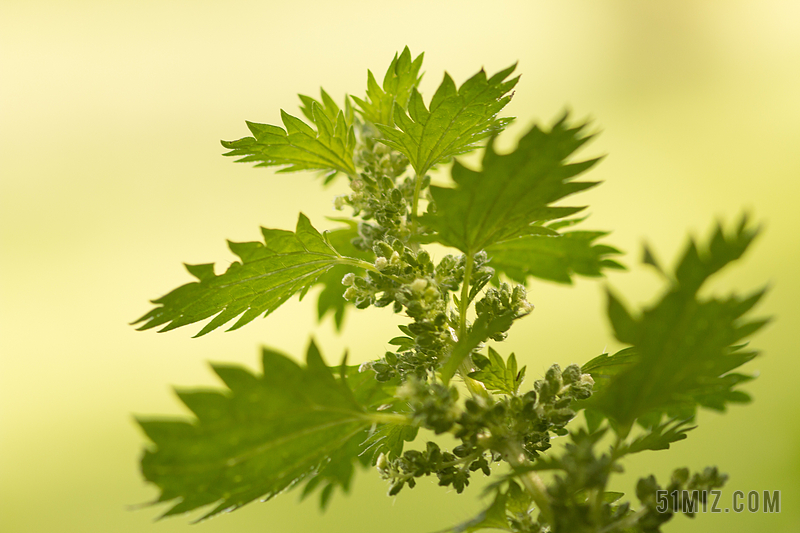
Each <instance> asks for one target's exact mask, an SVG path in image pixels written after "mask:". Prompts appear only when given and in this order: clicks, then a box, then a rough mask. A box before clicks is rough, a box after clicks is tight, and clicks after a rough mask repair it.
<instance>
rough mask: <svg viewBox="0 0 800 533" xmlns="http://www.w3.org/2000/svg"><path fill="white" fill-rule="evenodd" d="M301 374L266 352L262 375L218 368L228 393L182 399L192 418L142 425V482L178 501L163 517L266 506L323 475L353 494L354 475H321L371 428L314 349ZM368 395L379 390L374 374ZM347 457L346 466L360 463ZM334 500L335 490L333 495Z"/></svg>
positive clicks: (349, 391) (193, 393)
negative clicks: (261, 502)
mask: <svg viewBox="0 0 800 533" xmlns="http://www.w3.org/2000/svg"><path fill="white" fill-rule="evenodd" d="M306 360H307V363H306V366H305V367H301V366H298V365H297V364H296V363H294V362H293V361H292V360H291V359H290V358H288V357H287V356H285V355H283V354H280V353H278V352H274V351H272V350H268V349H264V351H263V366H264V374H263V375H260V376H256V375H254V374H252V373H250V372H249V371H248V370H246V369H244V368H241V367H238V366H227V365H213V369H214V372H216V374H217V375H218V376H219V377H220V379H222V381H223V382H224V383H225V385H227V387H228V389H227V390H190V391H179V392H178V396H179V398H180V399H181V401H182V402H183V403H184V404H186V406H187V407H188V408H189V409H190V410H191V411H192V412H193V413H194V415H195V416H196V419H193V420H192V419H190V420H169V419H166V420H165V419H144V418H140V419H139V420H138V422H139V424H140V425H141V427H142V429H143V430H144V432H145V434H146V435H147V436H148V437H149V438H150V440H151V441H152V442H153V446H151V447H150V448H149V449H147V450H146V451H145V453H144V456H143V457H142V473H143V474H144V477H145V479H147V481H150V482H151V483H154V484H155V485H157V486H158V488H159V489H160V490H161V495H160V497H159V498H158V500H157V501H158V502H167V501H173V500H177V501H176V502H174V505H173V507H172V508H170V509H169V510H168V511H167V512H166V513H165V514H164V515H163V516H171V515H175V514H179V513H184V512H187V511H191V510H193V509H197V508H199V507H204V506H207V505H215V506H214V507H213V509H211V510H210V511H209V512H207V513H206V514H205V515H204V516H203V517H202V518H201V520H202V519H205V518H209V517H210V516H213V515H215V514H217V513H220V512H222V511H225V510H231V509H237V508H239V507H241V506H243V505H245V504H247V503H249V502H251V501H253V500H255V499H258V498H261V499H269V498H272V497H273V496H275V495H276V494H278V493H280V492H281V491H283V490H285V489H287V488H289V487H291V486H293V485H294V484H296V483H297V482H299V481H301V480H303V479H305V478H309V477H310V476H314V475H317V474H318V473H320V472H323V473H324V477H325V481H327V482H328V483H329V484H330V483H332V484H334V485H340V486H342V487H344V488H346V487H347V486H349V480H350V477H351V475H352V472H351V470H352V466H350V471H347V469H345V470H344V471H342V470H341V466H342V465H341V464H338V465H337V468H339V470H338V471H336V472H334V471H331V469H325V465H326V464H328V458H330V457H334V458H335V457H337V454H338V453H339V451H340V450H341V449H346V448H347V447H348V445H349V443H352V442H354V440H353V439H356V440H358V439H362V440H363V439H364V438H365V437H366V435H367V433H366V430H367V428H368V427H369V426H370V425H371V424H372V422H371V421H370V418H369V413H368V412H366V411H365V410H364V408H363V407H362V406H361V405H359V404H358V403H357V402H356V401H355V399H356V398H357V397H358V396H362V397H363V396H364V395H367V396H369V395H371V394H373V392H369V391H366V390H360V391H359V392H358V393H357V392H355V390H353V389H351V388H350V387H349V386H348V385H346V384H345V383H344V382H343V381H341V380H337V379H336V378H335V377H334V376H333V374H332V373H331V371H330V369H329V368H328V367H327V366H325V363H324V362H323V360H322V357H321V356H320V354H319V351H318V350H317V348H316V346H315V345H314V344H313V343H312V344H311V345H310V346H309V349H308V353H307V358H306ZM369 374H370V376H369V377H371V378H372V379H371V381H366V380H364V381H363V382H362V386H363V385H364V384H367V383H369V384H370V385H369V386H370V387H371V388H373V389H374V388H377V387H379V386H380V385H379V384H378V382H377V381H376V380H375V379H374V377H372V375H371V374H372V373H371V372H370V373H369ZM355 459H356V458H355V457H350V462H351V463H352V461H353V460H355ZM329 492H330V490H329Z"/></svg>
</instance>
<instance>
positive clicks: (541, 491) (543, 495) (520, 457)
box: [501, 440, 553, 524]
mask: <svg viewBox="0 0 800 533" xmlns="http://www.w3.org/2000/svg"><path fill="white" fill-rule="evenodd" d="M501 451H503V452H505V456H506V460H507V461H508V463H509V464H510V465H511V466H512V467H514V468H523V469H524V468H526V467H528V466H530V461H528V459H527V458H526V457H525V452H524V451H523V450H522V446H521V445H520V444H519V442H517V441H515V440H512V441H509V442H507V444H506V446H505V450H501ZM519 479H520V481H521V482H522V485H523V486H524V487H525V490H527V491H528V494H530V495H531V498H532V499H533V501H534V503H536V506H537V507H538V508H539V512H540V513H541V514H542V518H544V520H545V521H546V522H547V523H549V524H552V523H553V510H552V508H551V507H550V496H549V495H548V494H547V487H546V486H545V484H544V482H543V481H542V478H540V477H539V476H538V475H537V474H536V472H533V471H528V472H523V473H521V474H520V476H519Z"/></svg>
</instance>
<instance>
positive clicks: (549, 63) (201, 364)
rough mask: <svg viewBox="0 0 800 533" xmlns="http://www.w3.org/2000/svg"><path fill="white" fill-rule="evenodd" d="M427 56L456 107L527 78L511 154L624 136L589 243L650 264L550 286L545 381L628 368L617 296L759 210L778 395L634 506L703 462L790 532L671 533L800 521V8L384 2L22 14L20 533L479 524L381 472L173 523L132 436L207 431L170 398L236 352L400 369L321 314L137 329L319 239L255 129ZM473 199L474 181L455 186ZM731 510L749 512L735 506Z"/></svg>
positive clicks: (543, 287) (528, 334)
mask: <svg viewBox="0 0 800 533" xmlns="http://www.w3.org/2000/svg"><path fill="white" fill-rule="evenodd" d="M404 45H408V46H409V47H410V48H411V50H412V52H413V53H414V54H417V53H419V52H422V51H424V52H425V54H426V57H425V64H424V67H423V70H424V71H425V72H426V73H427V74H426V75H425V78H424V80H423V83H422V89H423V94H427V95H428V97H430V95H431V94H432V93H433V90H434V89H435V87H436V86H437V85H438V82H439V81H440V80H441V76H442V72H443V70H445V69H447V70H448V71H449V72H450V73H451V74H452V76H453V77H454V79H455V80H456V82H457V83H460V82H462V81H464V80H465V79H466V78H467V77H468V76H469V75H471V74H473V73H474V72H475V71H476V70H477V69H478V68H480V67H481V66H485V67H486V69H487V70H488V71H490V72H495V71H497V70H499V69H501V68H503V67H505V66H507V65H509V64H511V63H513V62H515V61H519V68H518V71H519V72H521V73H522V79H521V81H520V83H519V85H518V86H517V90H516V95H515V97H514V100H513V101H512V103H511V104H510V105H509V106H508V108H507V114H509V115H513V116H517V117H519V119H518V121H517V122H516V124H515V125H514V126H513V127H511V128H510V129H509V132H508V133H507V134H505V135H504V137H503V141H502V143H504V146H508V147H510V146H513V140H514V139H515V138H516V136H517V135H518V134H519V133H520V132H521V131H522V130H523V128H527V127H529V126H530V125H531V124H532V123H533V122H534V121H541V122H545V123H548V122H550V121H551V120H552V119H553V118H554V117H555V116H556V115H557V114H558V113H559V112H560V111H561V110H562V109H564V108H565V107H568V108H570V109H572V111H573V113H574V115H575V116H576V117H590V118H593V119H594V124H595V128H596V129H597V130H599V131H602V134H601V135H600V136H599V137H598V139H597V140H596V141H594V142H593V143H592V144H591V145H590V146H589V147H588V148H587V149H586V150H585V152H584V153H585V154H586V155H598V154H608V157H607V158H606V160H605V161H604V162H603V163H602V164H601V165H600V166H599V167H598V168H597V169H596V170H594V171H593V172H592V177H594V178H595V179H600V180H604V181H605V183H604V184H603V185H602V186H601V187H599V188H597V189H594V190H592V191H590V192H588V193H584V194H583V198H582V200H583V201H584V202H585V203H588V204H590V205H591V208H590V212H591V214H592V216H591V217H590V219H589V220H588V221H587V222H586V224H585V226H586V227H587V228H589V229H605V230H613V233H612V234H611V235H610V236H609V238H608V239H607V242H609V243H611V244H614V245H616V246H618V247H620V248H621V249H623V250H625V251H627V255H626V256H625V258H624V261H625V263H626V264H627V265H629V266H630V272H629V273H624V274H616V273H615V274H613V275H612V276H610V277H609V278H608V279H607V280H606V281H591V280H588V281H587V280H582V281H579V282H578V283H577V284H576V285H575V286H574V287H572V288H567V287H562V286H556V285H552V284H548V283H534V284H533V285H532V286H531V288H530V295H531V297H530V299H531V301H532V302H533V303H534V304H535V305H536V311H535V312H534V314H533V315H532V316H531V317H529V318H527V319H526V320H525V321H524V322H522V323H520V325H518V326H517V327H516V328H515V329H514V330H513V331H512V335H511V337H510V339H509V340H508V341H507V342H506V344H505V345H504V346H503V351H504V352H506V351H509V350H514V351H515V352H516V353H517V355H518V356H519V358H520V359H522V361H523V362H524V363H525V364H527V365H528V367H529V368H528V370H529V372H528V375H529V379H530V380H532V379H535V378H537V377H539V376H541V375H542V373H543V372H544V370H545V369H546V368H547V367H548V366H549V365H550V364H551V363H552V362H559V363H561V364H569V363H571V362H579V363H582V362H585V361H586V360H588V359H589V358H591V357H593V356H595V355H597V354H599V353H601V352H602V351H603V350H604V349H608V350H613V349H616V348H618V347H619V346H618V345H617V344H616V343H615V341H614V340H613V338H612V337H611V335H610V333H609V327H608V325H607V322H606V320H605V318H604V314H603V312H602V308H603V297H602V288H603V285H604V284H605V283H608V284H610V285H611V286H613V287H614V288H615V289H616V290H617V291H618V292H620V293H621V294H622V295H624V297H625V298H626V300H627V301H628V302H629V303H631V305H638V304H642V303H645V302H647V301H649V300H651V299H652V298H653V297H655V295H656V294H657V293H658V291H659V290H660V288H661V282H660V281H659V280H658V279H657V277H656V276H655V275H654V274H653V273H652V272H650V271H648V270H647V269H644V268H642V267H641V266H640V262H639V258H640V254H641V244H642V242H644V241H645V240H647V242H650V243H651V244H652V245H653V247H654V249H655V250H656V251H657V253H658V255H659V256H660V258H661V259H662V261H664V262H666V263H670V264H671V263H672V261H673V258H674V257H675V254H676V253H677V252H678V251H679V250H680V248H681V246H682V244H683V243H684V242H685V238H686V235H687V234H689V233H691V234H696V235H705V234H707V233H708V231H709V229H710V227H711V225H712V224H713V223H714V221H715V220H724V221H727V222H728V223H731V222H733V221H734V220H735V219H736V218H737V217H738V216H739V214H740V213H741V212H742V211H743V210H746V211H748V212H750V213H751V214H752V215H753V217H754V218H755V219H757V220H759V221H760V222H762V223H763V225H764V227H765V232H764V234H763V236H762V237H761V238H760V239H759V240H758V241H757V243H756V245H755V247H754V249H753V250H752V251H751V253H749V255H747V256H746V257H745V259H744V260H743V261H741V262H739V263H738V264H737V265H736V266H735V268H732V269H731V270H730V271H729V272H726V273H724V274H722V275H721V276H719V278H718V279H716V280H715V283H714V284H713V285H714V290H716V291H718V292H728V291H730V290H732V289H734V290H737V291H740V292H746V291H749V290H752V289H755V288H757V287H759V286H761V285H763V284H764V283H769V284H770V285H771V286H772V290H771V291H770V293H769V295H768V297H767V298H766V300H765V302H764V303H762V304H761V305H760V307H759V308H758V309H757V313H758V314H761V315H774V316H776V317H777V320H775V321H774V322H773V323H772V324H771V325H770V326H769V327H768V328H766V329H765V330H763V332H762V333H759V334H758V335H757V336H756V337H755V338H754V339H753V344H754V345H755V346H756V347H758V348H760V349H762V350H763V351H764V355H763V357H761V358H759V359H757V360H756V361H754V362H752V363H750V364H749V365H748V368H747V370H749V371H751V372H758V373H760V377H759V379H758V380H756V381H755V382H753V383H751V384H748V385H747V386H746V390H747V391H748V392H750V393H752V395H753V396H754V398H755V401H754V403H752V404H750V405H747V406H736V407H734V408H732V409H730V411H729V413H728V414H725V415H724V416H721V415H718V414H715V413H705V412H704V413H703V414H702V415H701V416H700V418H699V422H700V427H699V428H698V429H697V430H695V431H694V432H693V433H692V434H691V435H690V438H689V439H688V440H686V441H684V442H681V443H678V444H677V445H675V446H674V447H673V450H671V451H669V452H653V453H650V454H646V455H645V454H641V455H640V456H638V457H636V458H634V459H632V460H630V461H628V462H627V463H626V468H627V471H628V473H626V474H625V475H624V476H621V477H620V478H619V479H618V480H617V482H616V484H617V485H618V488H619V489H620V490H627V491H632V488H633V484H634V483H635V479H636V477H637V474H640V473H641V474H646V473H649V472H651V471H652V472H655V473H657V474H660V475H661V476H666V475H668V473H669V472H670V471H671V470H672V468H674V467H677V466H684V465H686V466H691V467H693V468H702V467H704V466H705V465H707V464H717V465H719V466H720V467H721V468H722V469H723V470H724V471H726V472H728V473H729V474H730V481H729V484H728V487H727V489H726V491H725V493H724V496H723V500H724V503H726V504H727V503H729V502H730V496H731V492H732V491H733V490H742V491H744V492H748V491H750V490H757V491H763V490H765V489H766V490H780V491H781V495H782V509H781V513H780V514H773V515H768V514H763V513H753V514H751V513H748V512H745V513H742V514H734V513H729V514H717V515H711V514H707V515H702V516H700V517H699V518H697V519H695V520H693V521H692V520H688V519H686V518H683V517H679V518H677V519H676V520H674V521H673V522H672V523H670V524H669V525H668V526H667V527H666V531H672V532H678V531H726V532H728V533H734V532H740V531H741V532H744V531H753V530H763V531H770V532H772V533H779V532H795V531H798V530H799V529H798V528H800V499H799V498H798V495H799V494H800V483H799V482H798V480H799V479H800V429H799V427H798V426H799V424H798V422H799V421H800V416H798V415H799V414H800V408H798V405H799V404H800V385H798V384H799V383H800V382H799V381H798V372H800V362H798V356H797V341H796V339H797V335H798V332H800V323H798V312H797V310H798V303H797V302H798V299H800V286H799V285H798V284H799V283H800V282H799V281H798V280H800V276H798V267H797V264H798V260H800V251H799V248H798V243H799V242H800V241H799V240H798V236H797V235H798V228H800V214H798V208H797V203H798V200H800V194H798V193H800V185H798V177H800V149H798V145H800V130H799V128H800V98H798V95H800V3H798V2H796V1H794V0H784V1H773V0H762V1H759V2H752V1H749V2H748V1H737V0H727V1H725V2H721V1H720V2H696V1H668V2H667V1H652V0H650V1H644V0H636V1H610V0H609V1H605V0H604V1H598V0H585V1H577V0H561V1H559V2H542V1H532V0H525V1H512V0H493V1H491V2H487V1H472V0H461V1H459V2H437V1H432V0H427V1H415V0H407V1H405V2H392V3H389V2H384V3H382V2H366V1H357V0H340V1H338V2H319V1H311V0H293V1H291V2H278V1H261V2H257V1H230V2H209V1H203V0H194V1H174V2H164V1H159V2H155V1H150V0H137V1H135V2H134V1H114V2H107V1H106V2H101V1H92V0H69V1H40V0H26V1H24V2H22V1H18V2H17V1H11V0H3V1H2V2H0V78H1V79H2V81H1V82H0V204H1V205H0V246H1V248H0V313H2V316H0V530H2V531H4V532H9V533H17V532H48V533H50V532H73V531H75V532H83V533H91V532H95V531H97V532H100V531H102V532H110V531H114V532H119V533H121V532H150V531H160V532H173V531H174V532H179V531H181V532H182V531H195V532H216V531H226V532H229V531H237V532H242V533H244V532H262V531H275V532H284V531H285V532H290V531H291V532H304V531H326V532H335V531H347V532H359V531H385V532H387V533H388V532H400V531H403V532H405V531H420V532H432V531H437V530H441V529H443V528H445V527H447V526H449V525H452V524H454V523H457V522H459V521H462V520H464V519H466V518H468V517H470V516H471V515H472V514H474V512H475V511H477V508H478V506H479V505H480V502H479V499H480V492H481V491H480V483H479V482H477V481H476V482H475V485H476V486H475V487H472V490H470V491H469V492H468V493H467V495H462V496H457V495H456V494H455V493H454V492H451V491H446V490H444V489H441V488H439V487H436V486H435V484H434V482H433V481H431V482H430V483H425V482H424V483H421V485H420V486H419V487H418V488H417V489H414V490H413V491H408V490H406V491H403V492H402V493H401V494H400V495H399V496H398V497H396V498H387V497H386V496H385V491H386V488H387V487H386V486H384V484H383V482H381V481H380V480H379V479H378V478H377V475H375V474H374V473H373V472H367V473H364V474H361V475H359V476H358V478H357V479H356V483H355V487H354V490H353V492H352V494H351V495H350V496H349V497H340V496H336V497H335V498H334V500H333V502H332V505H331V508H330V510H329V511H328V512H327V513H326V514H321V513H320V512H319V511H318V510H317V506H316V502H315V501H310V500H309V501H305V502H303V503H298V502H297V498H298V495H297V494H296V493H293V492H292V493H288V494H284V495H281V496H279V497H277V498H276V499H274V500H273V501H271V502H269V503H266V504H252V505H249V506H247V507H246V508H244V509H242V510H240V511H237V512H235V513H233V514H231V515H226V516H221V517H218V518H215V519H214V520H211V521H209V522H206V523H202V524H199V525H194V526H192V525H189V517H179V518H174V519H171V520H167V521H163V522H158V523H153V518H154V517H155V516H157V514H158V512H159V510H158V509H153V508H147V509H144V510H131V509H130V508H129V506H131V505H132V504H137V503H141V502H145V501H148V500H150V499H152V498H153V497H154V496H155V494H156V492H155V490H154V488H152V487H148V486H146V485H145V484H144V483H143V482H142V481H141V478H140V476H139V474H138V471H137V460H138V456H139V454H140V450H141V447H142V446H143V444H144V438H143V436H142V435H141V434H140V432H139V431H138V430H137V428H136V426H135V425H134V423H133V414H134V413H138V414H159V413H161V414H180V413H183V412H184V411H182V409H181V408H180V407H179V406H178V403H177V401H176V399H175V398H174V396H173V394H172V392H171V389H170V385H180V386H192V385H215V384H216V382H215V380H214V378H213V377H212V376H211V373H210V371H209V368H208V366H207V364H206V363H205V362H206V361H208V360H214V361H225V362H240V363H241V364H244V365H247V366H249V367H251V368H256V367H257V361H258V347H259V346H261V345H269V346H272V347H275V348H279V349H281V350H284V351H286V352H287V353H290V354H293V355H295V356H299V355H300V354H302V353H304V349H305V346H306V345H307V343H308V339H309V337H310V336H311V335H313V336H314V337H315V338H316V339H317V340H318V341H319V343H320V344H321V346H322V347H323V350H324V353H325V354H326V355H327V357H328V359H329V361H331V362H333V361H338V359H339V357H340V356H341V354H342V352H343V350H344V349H345V348H346V347H347V348H349V349H350V357H351V360H354V361H362V360H369V359H373V358H375V357H377V356H379V355H380V354H381V353H382V352H383V350H384V348H385V347H386V344H385V342H386V340H387V339H389V338H391V337H392V336H394V335H395V332H396V330H395V320H396V318H397V317H395V316H393V315H392V314H391V312H390V311H389V310H375V309H372V310H369V311H366V312H362V313H360V314H359V315H358V316H354V315H351V316H349V318H348V321H347V326H346V328H345V331H344V332H343V334H342V335H338V334H336V333H335V332H334V330H333V327H332V323H331V321H330V319H328V320H327V321H325V322H323V323H322V324H319V325H318V324H316V321H315V315H314V306H313V305H312V302H313V295H312V296H310V297H309V300H308V301H304V302H302V303H299V304H298V303H297V302H296V300H292V301H290V302H289V303H287V304H285V305H284V306H283V308H281V309H280V310H278V311H277V312H276V313H274V314H273V315H271V316H270V317H269V318H268V319H266V320H258V321H256V322H254V323H253V324H251V325H249V326H248V327H246V328H244V329H242V330H240V331H237V332H232V333H223V332H215V333H213V334H211V335H208V336H206V337H203V338H201V339H191V338H190V336H191V335H192V334H193V333H194V332H195V331H196V330H197V328H184V329H179V330H177V331H173V332H170V333H167V334H156V333H154V332H153V331H148V332H136V331H134V329H133V328H132V327H130V326H128V325H127V324H128V322H130V321H131V320H133V319H135V318H137V317H138V316H139V315H140V314H142V313H144V312H145V311H147V310H148V309H149V306H148V303H147V300H148V299H149V298H154V297H157V296H160V295H161V294H163V293H164V292H166V291H168V290H170V289H172V288H174V287H175V286H177V285H179V284H182V283H184V282H186V281H187V280H188V279H189V277H188V274H186V273H185V272H184V270H183V268H182V267H181V262H189V263H201V262H209V261H217V262H218V263H219V264H221V265H223V266H224V265H226V264H227V263H228V262H229V261H231V260H232V256H231V255H230V253H229V252H227V250H226V248H225V241H224V239H226V238H230V239H233V240H239V241H242V240H254V239H257V238H259V232H258V226H259V225H264V226H267V227H275V228H293V226H294V223H295V220H296V216H297V211H298V210H300V209H302V210H303V211H304V212H305V213H306V214H308V215H309V216H310V217H311V219H312V220H313V221H314V222H315V224H316V225H317V226H318V227H322V228H325V227H331V223H330V222H328V221H326V220H325V219H324V217H325V216H327V215H332V214H334V212H333V210H332V202H331V200H332V197H333V196H334V195H335V194H341V193H343V192H344V187H345V186H344V184H343V183H337V184H334V185H333V186H332V187H330V188H328V189H327V190H323V189H322V188H321V187H320V182H319V181H318V180H317V179H316V178H315V177H314V176H313V175H311V174H288V175H287V174H283V175H275V174H274V173H273V172H272V171H271V170H265V169H252V168H250V167H249V166H246V165H234V164H233V163H232V162H231V160H229V159H225V158H223V157H221V156H220V154H221V153H222V151H223V150H222V148H221V147H220V145H219V139H234V138H239V137H241V136H244V135H246V134H247V131H246V129H245V125H244V120H245V119H248V120H254V121H258V122H266V123H278V121H279V108H284V109H286V110H287V111H289V112H290V113H294V114H296V113H297V112H298V108H297V105H298V100H297V99H296V96H295V94H296V93H298V92H301V93H305V94H310V95H314V96H316V94H318V88H319V86H320V84H322V85H324V87H325V88H326V90H327V91H328V92H329V93H330V94H332V95H334V97H336V98H337V99H340V100H341V98H342V97H343V95H344V94H345V93H352V94H356V95H361V94H362V93H363V91H364V90H365V81H366V69H367V68H370V69H372V70H373V71H374V72H376V74H378V75H379V76H382V74H383V72H384V71H385V69H386V67H387V66H388V63H389V61H390V59H391V57H392V55H393V54H394V53H395V52H396V51H399V50H401V49H402V48H403V46H404ZM437 179H441V180H444V179H446V174H442V175H441V176H440V177H439V178H437ZM726 506H727V505H726Z"/></svg>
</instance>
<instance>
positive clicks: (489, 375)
mask: <svg viewBox="0 0 800 533" xmlns="http://www.w3.org/2000/svg"><path fill="white" fill-rule="evenodd" d="M473 361H475V355H473ZM475 362H476V363H477V361H475ZM478 366H479V367H480V370H478V371H476V372H470V374H469V377H471V378H472V379H475V380H478V381H480V382H481V383H483V385H484V386H485V387H486V390H490V391H498V392H501V393H503V394H508V395H513V394H516V393H517V391H518V390H519V386H520V384H521V383H522V380H523V379H524V378H525V367H522V369H521V370H517V358H516V356H515V355H514V354H513V353H512V354H511V355H509V356H508V364H506V362H505V361H503V358H502V357H501V356H500V354H499V353H497V352H496V351H495V350H494V349H493V348H492V347H491V346H490V347H489V358H488V359H487V360H486V361H485V363H484V365H483V366H481V365H480V364H478Z"/></svg>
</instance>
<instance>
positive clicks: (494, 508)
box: [452, 490, 512, 533]
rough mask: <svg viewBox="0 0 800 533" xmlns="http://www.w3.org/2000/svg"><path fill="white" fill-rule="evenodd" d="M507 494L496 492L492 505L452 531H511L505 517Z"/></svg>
mask: <svg viewBox="0 0 800 533" xmlns="http://www.w3.org/2000/svg"><path fill="white" fill-rule="evenodd" d="M507 501H508V494H507V493H505V492H503V491H501V490H498V491H497V494H496V496H495V498H494V500H493V501H492V504H491V505H490V506H489V507H487V508H486V509H484V510H483V511H481V512H480V513H478V515H477V516H475V517H474V518H472V519H470V520H468V521H466V522H464V523H462V524H459V525H457V526H455V527H454V528H453V529H452V530H453V531H454V532H456V533H462V532H466V533H472V532H473V531H479V530H481V529H502V530H505V531H512V529H511V526H510V524H509V523H508V518H507V517H506V503H507Z"/></svg>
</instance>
